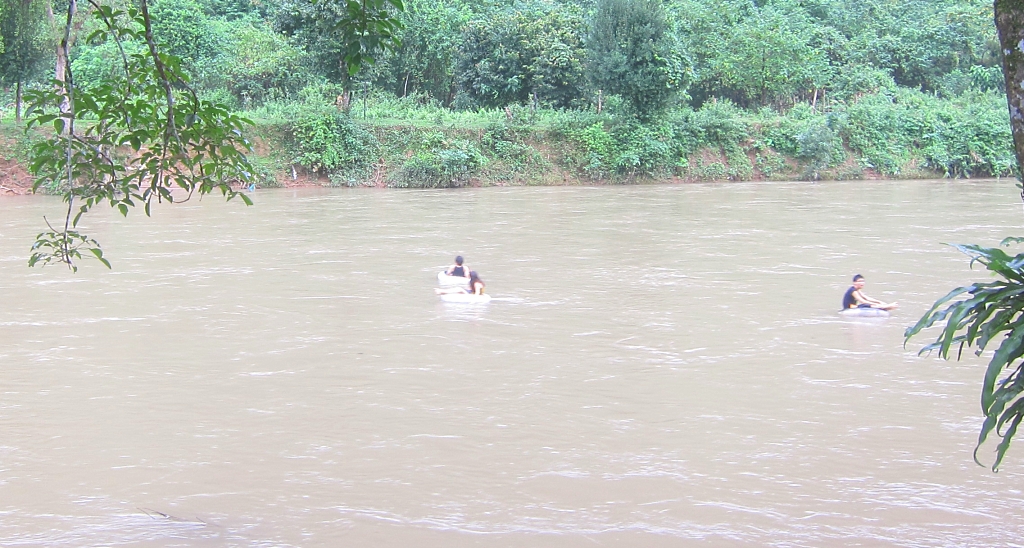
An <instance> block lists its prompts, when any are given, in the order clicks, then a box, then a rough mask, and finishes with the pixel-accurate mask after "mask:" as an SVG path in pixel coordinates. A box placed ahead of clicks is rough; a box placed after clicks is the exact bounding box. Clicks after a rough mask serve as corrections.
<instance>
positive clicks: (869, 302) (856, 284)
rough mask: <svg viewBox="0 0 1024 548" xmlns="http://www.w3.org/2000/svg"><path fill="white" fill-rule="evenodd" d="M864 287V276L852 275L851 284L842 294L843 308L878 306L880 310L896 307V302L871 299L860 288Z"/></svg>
mask: <svg viewBox="0 0 1024 548" xmlns="http://www.w3.org/2000/svg"><path fill="white" fill-rule="evenodd" d="M863 288H864V276H861V275H860V274H857V275H856V276H854V277H853V285H852V286H850V288H849V289H847V290H846V293H845V294H843V309H844V310H845V309H847V308H878V309H881V310H892V309H893V308H896V307H898V306H899V305H898V304H897V303H883V302H882V301H880V300H878V299H872V298H871V297H868V296H867V295H865V294H864V293H863V292H862V291H861V289H863Z"/></svg>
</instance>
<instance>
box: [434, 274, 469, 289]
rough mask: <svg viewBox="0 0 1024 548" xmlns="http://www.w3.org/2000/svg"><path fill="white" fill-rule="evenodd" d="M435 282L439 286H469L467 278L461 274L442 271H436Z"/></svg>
mask: <svg viewBox="0 0 1024 548" xmlns="http://www.w3.org/2000/svg"><path fill="white" fill-rule="evenodd" d="M437 284H438V285H440V286H441V287H458V286H460V285H461V286H462V287H469V278H463V277H462V276H449V275H447V274H445V273H444V271H441V272H438V273H437Z"/></svg>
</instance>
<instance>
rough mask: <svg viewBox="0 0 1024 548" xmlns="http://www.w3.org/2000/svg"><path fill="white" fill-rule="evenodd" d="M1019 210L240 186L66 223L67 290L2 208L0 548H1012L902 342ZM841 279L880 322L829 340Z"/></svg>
mask: <svg viewBox="0 0 1024 548" xmlns="http://www.w3.org/2000/svg"><path fill="white" fill-rule="evenodd" d="M1016 194H1017V191H1016V189H1014V188H1013V183H1012V182H1011V181H1007V180H1003V181H999V182H996V181H888V182H866V181H856V182H831V183H820V184H814V183H760V184H758V183H742V184H707V185H701V184H695V185H680V186H640V187H628V186H627V187H620V186H614V187H613V186H609V187H598V188H584V187H559V188H486V189H465V190H456V191H394V190H326V189H324V190H318V189H305V190H284V189H281V190H267V191H263V190H261V191H258V192H256V193H255V195H254V199H255V202H256V205H254V206H252V207H245V206H244V205H242V204H241V203H240V202H232V203H223V202H222V201H221V200H218V199H214V198H208V199H206V200H204V201H202V202H199V201H195V202H191V203H187V204H181V205H177V206H173V207H166V206H161V207H158V208H155V209H154V216H153V218H148V219H147V218H146V217H145V216H143V215H142V214H141V211H136V212H133V213H132V214H131V215H130V216H129V217H128V218H127V219H122V218H120V216H119V215H118V214H117V213H116V212H109V211H105V210H97V212H96V213H95V214H93V215H92V217H91V218H90V217H87V218H86V220H85V226H84V227H83V230H84V231H85V232H87V233H89V234H90V235H91V236H93V237H96V238H97V239H98V240H99V241H100V242H101V244H103V246H104V249H105V252H106V255H107V257H108V258H109V259H110V260H111V262H112V263H113V270H107V269H106V268H104V267H102V266H101V265H100V264H99V263H98V262H96V261H91V262H90V261H82V263H81V269H80V270H79V272H78V273H77V274H72V273H70V272H69V271H68V270H67V269H66V268H61V267H46V268H32V269H29V268H26V266H25V265H26V261H27V258H28V255H29V250H28V248H29V245H30V244H31V242H32V240H33V238H34V236H35V234H36V233H37V232H40V231H41V230H42V229H43V228H45V225H44V224H43V219H42V217H43V216H44V215H46V216H47V217H48V218H49V219H51V221H52V220H54V219H56V218H59V216H60V211H61V204H60V202H59V201H58V200H56V199H53V198H46V197H38V196H36V197H13V198H4V199H2V200H0V236H2V237H0V302H2V303H3V304H2V305H0V432H2V436H0V546H100V545H103V546H116V545H146V546H159V547H163V546H211V547H212V546H247V547H248V546H277V547H291V546H294V547H306V546H396V547H406V546H417V547H454V546H513V547H520V546H521V547H575V546H586V545H596V546H644V547H658V546H673V547H674V546H707V545H711V546H751V547H754V546H778V547H818V546H839V545H843V546H858V545H861V546H915V547H916V546H920V547H937V546H983V545H984V546H997V545H998V546H1020V545H1022V541H1021V540H1020V539H1021V538H1024V521H1022V520H1021V517H1022V512H1024V510H1022V508H1024V494H1022V485H1024V483H1022V479H1024V445H1018V446H1015V447H1012V448H1011V449H1010V452H1009V454H1008V456H1007V459H1006V461H1005V462H1004V466H1003V470H1002V471H1001V472H1000V473H999V474H993V473H992V472H991V471H989V470H988V469H987V468H983V467H980V466H977V465H976V464H974V462H973V461H972V450H973V447H974V442H975V440H976V438H977V432H978V428H979V426H980V424H981V421H980V411H979V403H978V398H979V390H980V383H981V379H982V374H983V366H984V361H983V360H982V359H979V358H976V357H974V356H973V355H971V354H969V353H965V354H968V355H967V357H965V358H964V360H963V361H962V362H956V361H952V362H945V361H942V360H939V359H937V358H935V357H930V358H929V357H918V356H917V349H918V348H920V347H921V346H923V345H924V344H926V343H928V342H930V341H931V338H930V336H921V337H919V338H917V339H915V340H912V341H911V343H910V344H909V345H908V346H907V347H906V348H904V346H903V331H904V329H905V328H906V327H907V326H908V325H911V324H912V323H913V322H914V321H916V319H917V318H918V317H919V316H920V315H921V314H922V313H923V312H924V311H925V310H926V309H927V308H928V306H929V305H930V304H931V303H932V302H933V301H934V300H935V299H936V298H938V297H940V296H942V295H944V294H945V293H946V292H947V291H948V290H950V289H951V288H953V287H954V286H956V285H961V284H965V283H968V282H970V281H973V280H976V279H984V278H985V276H986V274H985V273H984V271H979V270H974V271H972V270H969V269H968V264H967V260H966V257H964V256H963V255H961V254H959V253H958V252H956V251H955V250H953V249H952V248H950V247H948V246H944V245H942V242H953V243H981V244H990V245H995V244H996V243H997V242H998V241H999V240H1001V239H1002V238H1003V237H1005V236H1011V235H1016V236H1024V233H1022V230H1021V220H1022V219H1024V213H1022V208H1021V204H1020V199H1019V197H1017V195H1016ZM456 254H462V255H465V257H466V262H467V264H468V265H470V266H471V267H472V268H474V269H476V270H477V271H479V272H480V274H481V277H482V278H483V279H484V280H485V281H486V282H487V290H488V293H490V294H491V295H492V296H493V297H494V300H493V301H492V302H491V303H489V304H487V305H484V306H480V305H477V306H467V305H451V304H444V303H441V302H439V299H438V298H437V297H436V296H435V295H434V293H433V288H434V287H435V285H436V279H435V274H436V273H437V271H439V270H440V269H441V268H443V267H445V266H446V265H448V264H450V262H451V260H452V258H453V257H454V256H455V255H456ZM857 273H860V274H863V275H864V276H865V277H866V279H867V286H866V287H865V289H864V291H865V292H866V293H868V294H869V295H871V296H874V297H876V298H879V299H882V300H886V301H890V300H898V301H899V302H900V304H901V307H900V308H899V310H898V311H897V312H896V313H895V314H894V315H893V317H891V318H888V319H860V320H857V319H843V318H840V317H839V316H838V315H837V314H836V311H837V309H838V308H839V304H840V299H841V296H842V293H843V291H844V290H845V289H846V287H848V286H849V285H850V284H849V281H850V277H851V276H852V275H853V274H857ZM993 447H994V446H993V445H989V446H987V447H985V448H983V450H982V451H981V453H980V456H981V458H982V459H983V460H984V461H985V462H991V461H992V456H993Z"/></svg>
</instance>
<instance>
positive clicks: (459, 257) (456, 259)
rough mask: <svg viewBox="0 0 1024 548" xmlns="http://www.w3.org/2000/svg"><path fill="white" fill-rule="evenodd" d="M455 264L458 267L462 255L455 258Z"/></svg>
mask: <svg viewBox="0 0 1024 548" xmlns="http://www.w3.org/2000/svg"><path fill="white" fill-rule="evenodd" d="M455 264H458V265H461V264H462V255H459V256H458V257H455Z"/></svg>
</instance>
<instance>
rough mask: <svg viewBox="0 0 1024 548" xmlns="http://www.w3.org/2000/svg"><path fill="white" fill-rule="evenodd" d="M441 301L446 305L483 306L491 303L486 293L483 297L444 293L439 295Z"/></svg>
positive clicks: (469, 294)
mask: <svg viewBox="0 0 1024 548" xmlns="http://www.w3.org/2000/svg"><path fill="white" fill-rule="evenodd" d="M441 300H442V301H444V302H446V303H463V304H484V303H489V302H491V296H490V295H488V294H486V293H484V294H483V295H475V294H473V293H444V294H443V295H441Z"/></svg>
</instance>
